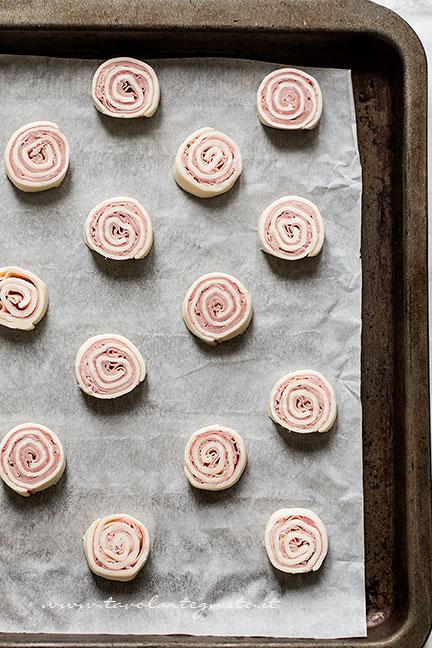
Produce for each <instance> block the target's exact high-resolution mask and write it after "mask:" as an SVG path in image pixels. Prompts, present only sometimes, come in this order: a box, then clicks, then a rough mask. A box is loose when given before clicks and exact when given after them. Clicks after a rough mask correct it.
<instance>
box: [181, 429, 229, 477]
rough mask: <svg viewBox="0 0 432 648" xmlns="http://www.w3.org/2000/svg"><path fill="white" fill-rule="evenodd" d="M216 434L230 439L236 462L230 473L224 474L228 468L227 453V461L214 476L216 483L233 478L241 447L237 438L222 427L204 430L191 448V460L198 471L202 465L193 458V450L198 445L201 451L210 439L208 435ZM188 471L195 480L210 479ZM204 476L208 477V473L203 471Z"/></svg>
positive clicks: (226, 439)
mask: <svg viewBox="0 0 432 648" xmlns="http://www.w3.org/2000/svg"><path fill="white" fill-rule="evenodd" d="M214 435H217V436H218V437H222V438H223V439H225V441H228V443H229V444H230V446H231V454H232V457H233V463H234V468H233V471H232V472H231V473H230V474H229V475H226V474H223V473H224V471H225V470H226V466H227V455H226V453H225V461H224V462H223V465H222V467H221V469H220V471H219V472H218V474H217V475H215V476H214V477H213V480H214V481H215V482H216V483H218V484H221V483H222V482H224V481H227V480H228V479H231V477H232V475H233V474H234V473H235V471H236V468H237V465H238V462H239V459H240V449H239V448H238V446H237V443H236V441H235V439H234V438H233V437H232V436H231V435H230V434H227V433H226V432H225V431H224V430H220V429H217V428H215V429H214V430H207V432H203V433H202V434H200V435H198V436H196V437H195V439H194V441H193V444H192V446H191V448H190V450H189V461H190V462H191V464H192V465H193V466H194V467H195V468H196V470H197V472H200V466H199V465H197V464H196V463H195V462H194V460H193V454H194V452H193V451H194V449H196V446H197V445H198V446H199V448H198V451H197V452H198V453H199V452H200V449H201V447H204V446H205V444H206V441H207V440H208V437H211V436H214ZM210 441H211V442H212V441H213V439H210ZM221 447H222V446H221ZM218 465H221V462H218ZM188 472H189V474H190V475H191V477H192V479H194V480H195V481H198V482H200V483H201V484H205V483H209V480H208V479H207V480H202V479H199V478H198V477H197V476H196V475H195V474H193V473H191V472H190V471H188ZM203 476H204V477H207V475H205V474H204V473H203ZM210 483H211V482H210Z"/></svg>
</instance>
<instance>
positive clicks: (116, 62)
mask: <svg viewBox="0 0 432 648" xmlns="http://www.w3.org/2000/svg"><path fill="white" fill-rule="evenodd" d="M92 97H93V102H94V105H95V106H96V108H97V110H99V112H101V113H103V114H104V115H109V116H110V117H120V118H123V119H130V118H132V117H151V116H152V115H154V113H155V112H156V110H157V108H158V106H159V99H160V88H159V81H158V78H157V76H156V72H155V71H154V70H153V68H152V67H150V65H148V64H147V63H144V62H143V61H139V60H138V59H134V58H128V57H126V56H120V57H118V58H112V59H109V60H108V61H105V63H102V65H100V66H99V67H98V69H97V70H96V72H95V74H94V77H93V83H92Z"/></svg>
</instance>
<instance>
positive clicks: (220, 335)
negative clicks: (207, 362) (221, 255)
mask: <svg viewBox="0 0 432 648" xmlns="http://www.w3.org/2000/svg"><path fill="white" fill-rule="evenodd" d="M182 313H183V319H184V321H185V324H186V326H187V327H188V329H189V330H190V331H191V333H193V334H194V335H196V336H197V337H199V338H200V339H201V340H203V341H204V342H207V344H210V345H215V344H217V343H219V342H223V341H224V340H230V339H231V338H233V337H236V336H237V335H240V334H241V333H243V331H245V330H246V328H247V327H248V326H249V323H250V321H251V319H252V300H251V297H250V295H249V292H248V290H246V288H245V287H244V286H243V284H242V283H240V281H239V280H238V279H236V278H235V277H233V276H231V275H229V274H225V273H223V272H212V273H209V274H205V275H203V276H202V277H200V278H199V279H197V280H196V281H195V282H194V283H193V284H192V286H191V287H190V288H189V290H188V291H187V293H186V296H185V298H184V301H183V308H182Z"/></svg>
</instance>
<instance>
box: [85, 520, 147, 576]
mask: <svg viewBox="0 0 432 648" xmlns="http://www.w3.org/2000/svg"><path fill="white" fill-rule="evenodd" d="M83 543H84V554H85V557H86V559H87V563H88V566H89V568H90V569H91V570H92V572H93V573H94V574H97V575H98V576H102V577H103V578H107V579H108V580H115V581H130V580H132V579H133V578H135V576H136V575H137V574H138V572H139V571H140V569H141V568H142V567H143V566H144V565H145V562H146V560H147V558H148V555H149V551H150V538H149V534H148V531H147V529H146V528H145V526H144V524H143V523H142V522H140V521H139V520H136V519H135V518H133V517H132V516H131V515H126V514H125V513H118V514H115V515H107V516H106V517H104V518H102V519H100V520H95V521H94V522H93V524H92V525H90V527H89V528H88V529H87V531H86V533H85V535H84V539H83Z"/></svg>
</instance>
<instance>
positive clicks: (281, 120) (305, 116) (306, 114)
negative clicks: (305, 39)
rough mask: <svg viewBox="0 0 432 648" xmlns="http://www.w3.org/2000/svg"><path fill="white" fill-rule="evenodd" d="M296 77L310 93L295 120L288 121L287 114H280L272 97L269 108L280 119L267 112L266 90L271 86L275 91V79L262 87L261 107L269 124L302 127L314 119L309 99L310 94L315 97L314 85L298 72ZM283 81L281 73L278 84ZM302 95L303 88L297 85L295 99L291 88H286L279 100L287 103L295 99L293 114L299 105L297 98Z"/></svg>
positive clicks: (283, 76)
mask: <svg viewBox="0 0 432 648" xmlns="http://www.w3.org/2000/svg"><path fill="white" fill-rule="evenodd" d="M292 75H293V73H292V72H291V73H290V76H292ZM297 76H298V77H299V78H300V79H303V81H305V82H306V83H307V84H308V85H309V86H310V91H309V94H308V97H305V99H306V101H305V109H304V111H303V113H302V114H301V115H299V116H298V117H296V118H295V119H290V118H289V113H282V112H281V111H280V109H278V108H277V106H276V105H275V103H274V102H273V96H271V101H272V104H271V107H272V110H273V111H275V112H276V113H277V114H278V115H280V117H277V116H275V115H273V114H271V113H270V111H269V110H268V105H267V97H266V94H267V90H268V87H269V85H270V84H271V85H273V88H274V89H275V85H276V79H277V77H272V78H271V79H269V80H268V81H267V83H266V84H265V85H264V87H263V89H262V90H261V107H262V110H263V113H264V115H265V116H266V117H267V119H268V120H269V121H270V122H273V123H276V124H287V123H289V124H290V125H292V126H303V125H306V124H308V123H309V122H310V121H312V119H313V118H314V114H313V108H312V102H311V101H310V97H311V95H312V93H313V94H315V95H316V90H315V88H314V84H313V82H312V80H311V79H310V78H308V77H306V76H304V75H302V74H301V73H300V72H298V74H297ZM284 80H285V75H284V73H283V72H282V73H281V74H280V82H283V81H284ZM303 93H304V88H303V86H301V85H299V86H298V87H297V92H296V94H295V97H293V96H292V89H291V88H290V89H288V88H286V90H285V91H284V92H283V93H282V94H281V95H280V100H281V101H287V103H288V100H291V101H292V100H293V99H295V103H294V109H293V112H295V111H296V110H297V107H298V104H299V97H300V95H301V94H303Z"/></svg>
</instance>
